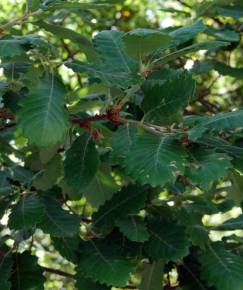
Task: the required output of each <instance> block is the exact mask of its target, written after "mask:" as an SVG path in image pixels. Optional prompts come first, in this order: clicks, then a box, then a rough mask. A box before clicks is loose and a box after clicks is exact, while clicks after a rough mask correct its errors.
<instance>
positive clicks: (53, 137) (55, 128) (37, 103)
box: [17, 75, 68, 147]
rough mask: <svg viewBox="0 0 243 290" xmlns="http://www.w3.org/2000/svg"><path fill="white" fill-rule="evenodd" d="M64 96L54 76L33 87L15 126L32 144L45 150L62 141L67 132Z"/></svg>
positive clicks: (23, 102) (61, 87)
mask: <svg viewBox="0 0 243 290" xmlns="http://www.w3.org/2000/svg"><path fill="white" fill-rule="evenodd" d="M65 94H66V91H65V87H64V86H63V84H62V83H61V82H60V81H59V80H58V79H57V78H55V76H54V75H49V76H46V77H44V78H42V79H40V80H39V82H38V83H37V84H36V83H34V84H32V86H31V87H30V90H29V94H28V96H27V97H26V98H24V100H23V101H22V102H21V105H22V108H21V110H20V111H19V113H18V115H17V124H18V126H19V127H20V128H21V129H22V130H23V132H24V135H25V136H26V137H27V138H29V140H30V142H31V143H34V144H36V145H37V146H40V147H41V146H43V147H45V146H51V145H55V144H57V143H59V142H62V141H63V138H64V135H65V134H66V132H67V128H68V118H67V112H66V111H65V109H64V104H65V100H64V97H65Z"/></svg>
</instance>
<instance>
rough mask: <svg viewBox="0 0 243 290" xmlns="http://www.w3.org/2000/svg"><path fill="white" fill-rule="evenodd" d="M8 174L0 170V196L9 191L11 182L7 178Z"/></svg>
mask: <svg viewBox="0 0 243 290" xmlns="http://www.w3.org/2000/svg"><path fill="white" fill-rule="evenodd" d="M8 177H9V174H8V173H7V172H6V171H2V170H0V196H1V195H7V194H9V193H10V192H11V184H10V182H9V180H8Z"/></svg>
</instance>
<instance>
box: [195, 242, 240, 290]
mask: <svg viewBox="0 0 243 290" xmlns="http://www.w3.org/2000/svg"><path fill="white" fill-rule="evenodd" d="M200 262H201V264H202V268H201V276H202V278H203V279H204V280H205V282H206V283H207V284H208V285H209V286H214V287H215V288H216V289H217V290H232V289H235V290H241V289H242V276H243V260H242V259H241V258H240V257H239V256H236V255H234V254H232V253H231V252H229V251H226V250H225V249H224V248H223V247H222V246H221V245H218V244H216V245H210V246H209V247H208V248H207V251H205V252H203V253H202V254H201V255H200Z"/></svg>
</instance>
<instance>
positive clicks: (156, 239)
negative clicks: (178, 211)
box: [146, 221, 189, 261]
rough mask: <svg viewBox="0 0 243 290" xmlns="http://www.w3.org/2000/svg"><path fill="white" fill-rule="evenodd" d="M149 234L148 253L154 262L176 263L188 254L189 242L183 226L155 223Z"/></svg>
mask: <svg viewBox="0 0 243 290" xmlns="http://www.w3.org/2000/svg"><path fill="white" fill-rule="evenodd" d="M149 233H150V239H149V241H148V242H147V243H146V252H147V253H148V255H149V256H150V257H152V258H153V259H154V260H156V261H158V260H159V259H163V260H164V261H176V260H178V259H181V258H183V257H185V256H186V255H187V254H188V252H189V249H188V247H189V242H188V238H187V235H186V232H185V228H184V227H183V226H179V225H176V224H173V223H168V222H165V221H155V222H154V224H153V225H152V226H151V227H149Z"/></svg>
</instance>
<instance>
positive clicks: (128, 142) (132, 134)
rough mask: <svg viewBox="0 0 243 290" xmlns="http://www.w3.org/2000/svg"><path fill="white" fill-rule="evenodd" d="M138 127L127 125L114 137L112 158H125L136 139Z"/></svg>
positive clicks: (121, 127) (119, 129)
mask: <svg viewBox="0 0 243 290" xmlns="http://www.w3.org/2000/svg"><path fill="white" fill-rule="evenodd" d="M136 133H137V126H136V125H134V124H130V123H126V124H125V125H122V126H120V127H119V128H118V129H117V130H116V131H115V132H114V133H113V135H112V158H113V159H114V158H125V157H126V156H127V155H128V153H129V151H130V148H131V146H132V144H133V142H134V140H135V138H136Z"/></svg>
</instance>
